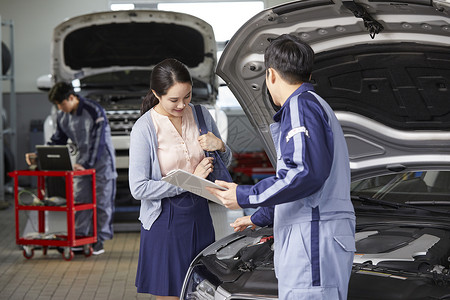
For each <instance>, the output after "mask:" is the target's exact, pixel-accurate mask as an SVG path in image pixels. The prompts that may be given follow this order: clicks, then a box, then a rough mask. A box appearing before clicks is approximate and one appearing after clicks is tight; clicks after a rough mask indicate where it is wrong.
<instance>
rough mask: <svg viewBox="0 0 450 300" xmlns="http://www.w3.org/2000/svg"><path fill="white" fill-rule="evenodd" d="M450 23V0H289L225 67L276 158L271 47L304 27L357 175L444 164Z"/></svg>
mask: <svg viewBox="0 0 450 300" xmlns="http://www.w3.org/2000/svg"><path fill="white" fill-rule="evenodd" d="M449 23H450V17H449V2H448V1H441V2H434V1H395V2H386V1H357V2H353V1H340V0H338V1H323V0H307V1H297V2H292V3H287V4H284V5H280V6H278V7H275V8H272V9H267V10H265V11H262V12H261V13H259V14H257V15H256V16H254V17H253V18H252V19H250V20H249V21H248V22H247V23H246V24H245V25H244V26H243V27H242V28H240V29H239V31H238V32H237V33H236V34H235V35H234V36H233V38H232V39H231V40H230V42H229V43H228V45H227V47H226V48H225V51H224V52H223V54H222V56H221V58H220V61H219V63H218V67H217V73H218V74H219V76H221V77H222V78H223V79H224V81H225V82H226V83H227V85H228V86H229V88H230V89H231V90H232V92H233V93H234V95H235V96H236V98H237V99H238V101H239V103H240V104H241V106H242V108H243V110H244V111H245V113H246V114H247V116H248V118H249V119H250V121H251V123H252V125H253V126H254V127H255V129H256V131H257V132H258V134H259V135H260V137H261V138H262V141H263V143H264V146H265V148H266V151H267V153H268V154H269V157H270V158H271V161H272V162H274V157H275V150H274V147H273V142H272V138H271V135H270V130H269V125H270V124H271V123H272V122H273V119H272V116H273V114H274V113H275V110H274V108H273V107H272V105H271V101H270V100H269V97H268V95H267V90H266V87H265V81H264V79H265V77H264V74H265V67H264V50H265V48H266V47H267V46H268V44H269V43H270V40H271V39H273V38H276V37H277V36H279V35H281V34H283V33H292V34H296V35H298V36H299V37H300V38H302V39H303V40H305V41H307V42H308V43H309V44H310V45H311V46H312V48H313V49H314V51H315V54H316V56H315V67H314V70H313V74H312V83H313V85H314V88H315V90H316V91H317V92H318V94H319V95H321V96H322V97H323V98H324V99H325V100H326V101H327V102H329V104H330V105H331V107H332V108H333V109H334V111H335V112H336V115H337V117H338V119H339V121H340V122H341V125H342V127H343V130H344V134H345V136H346V139H347V143H348V146H349V154H350V160H351V168H352V172H353V175H354V176H358V175H359V174H366V175H367V173H370V172H372V173H380V172H384V171H386V168H393V169H401V168H413V167H420V166H424V165H427V166H431V167H433V166H436V167H439V166H440V165H442V164H446V165H447V164H449V163H450V150H449V149H450V147H449V146H450V131H449V129H450V101H449V99H450V51H448V49H449V47H450V25H449ZM430 154H432V155H430ZM354 178H356V177H354Z"/></svg>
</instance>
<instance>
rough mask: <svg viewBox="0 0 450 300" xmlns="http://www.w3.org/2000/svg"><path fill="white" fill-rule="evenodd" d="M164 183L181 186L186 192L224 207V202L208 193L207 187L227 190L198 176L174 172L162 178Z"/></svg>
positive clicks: (182, 171) (184, 172)
mask: <svg viewBox="0 0 450 300" xmlns="http://www.w3.org/2000/svg"><path fill="white" fill-rule="evenodd" d="M162 180H163V181H166V182H168V183H171V184H173V185H176V186H179V187H181V188H183V189H185V190H186V191H189V192H191V193H194V194H197V195H199V196H201V197H203V198H206V199H209V200H211V201H213V202H215V203H218V204H220V205H223V203H222V201H220V200H219V198H217V197H216V196H214V195H213V194H211V193H210V192H208V190H206V189H205V187H207V186H208V187H213V188H217V189H220V190H223V191H225V190H227V189H226V188H224V187H221V186H220V185H217V184H215V183H214V182H211V181H209V180H207V179H204V178H201V177H198V176H197V175H194V174H191V173H189V172H186V171H184V170H179V169H178V170H172V171H170V172H169V173H168V174H167V175H166V176H164V177H163V178H162Z"/></svg>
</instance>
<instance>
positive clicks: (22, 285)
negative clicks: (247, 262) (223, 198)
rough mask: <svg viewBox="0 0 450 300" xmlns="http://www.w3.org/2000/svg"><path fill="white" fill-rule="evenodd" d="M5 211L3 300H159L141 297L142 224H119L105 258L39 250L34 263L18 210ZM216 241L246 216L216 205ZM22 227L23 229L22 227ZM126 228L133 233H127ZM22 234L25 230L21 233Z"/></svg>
mask: <svg viewBox="0 0 450 300" xmlns="http://www.w3.org/2000/svg"><path fill="white" fill-rule="evenodd" d="M6 201H7V202H8V203H9V204H10V205H9V207H8V208H6V209H2V210H0V237H1V242H0V299H27V300H28V299H61V300H62V299H69V300H71V299H83V300H88V299H96V300H99V299H100V300H101V299H154V296H151V295H147V294H138V293H137V292H136V287H135V285H134V280H135V276H136V268H137V261H138V254H139V232H138V230H134V229H133V228H136V229H138V228H139V223H138V220H136V222H135V223H133V224H128V226H123V225H124V224H118V225H121V226H117V228H122V229H121V230H120V231H118V232H117V231H116V232H115V235H114V239H112V240H110V241H106V242H105V253H104V254H102V255H99V256H90V257H85V256H84V255H75V257H74V258H73V259H72V260H71V261H65V260H63V258H62V255H61V254H60V253H59V252H58V251H56V250H55V249H49V250H48V252H47V255H43V253H42V250H39V249H36V250H35V252H34V256H33V258H31V259H26V258H25V257H24V256H23V253H22V250H21V247H19V246H18V245H16V240H15V231H16V229H15V220H14V205H13V200H12V195H10V196H8V195H7V197H6ZM210 209H211V215H212V217H213V222H214V227H215V230H216V238H217V239H218V238H221V237H223V236H225V235H227V234H229V233H231V232H232V229H231V228H230V227H229V223H230V222H232V221H234V220H235V219H236V217H239V216H242V211H241V210H238V211H229V210H227V209H225V208H224V207H222V206H219V205H217V204H214V203H211V204H210ZM21 226H22V225H21ZM123 228H128V229H127V230H123ZM20 230H22V229H20Z"/></svg>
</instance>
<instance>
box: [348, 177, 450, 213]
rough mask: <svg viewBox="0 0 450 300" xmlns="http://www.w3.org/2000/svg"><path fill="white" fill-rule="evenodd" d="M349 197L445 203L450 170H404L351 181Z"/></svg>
mask: <svg viewBox="0 0 450 300" xmlns="http://www.w3.org/2000/svg"><path fill="white" fill-rule="evenodd" d="M351 194H352V196H359V197H367V198H371V199H377V200H385V201H392V202H396V203H406V204H412V205H439V204H442V205H448V204H449V203H450V201H449V200H450V199H449V196H450V171H421V172H404V173H397V174H389V175H382V176H376V177H371V178H366V179H362V180H358V181H355V182H353V183H352V186H351Z"/></svg>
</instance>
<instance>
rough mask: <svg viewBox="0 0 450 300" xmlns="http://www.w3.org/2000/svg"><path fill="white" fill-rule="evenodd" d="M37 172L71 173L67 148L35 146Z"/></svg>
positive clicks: (70, 162)
mask: <svg viewBox="0 0 450 300" xmlns="http://www.w3.org/2000/svg"><path fill="white" fill-rule="evenodd" d="M36 151H37V157H38V166H39V170H43V171H72V170H73V168H72V161H71V160H70V154H69V148H68V147H67V146H66V145H64V146H59V145H58V146H46V145H37V146H36Z"/></svg>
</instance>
